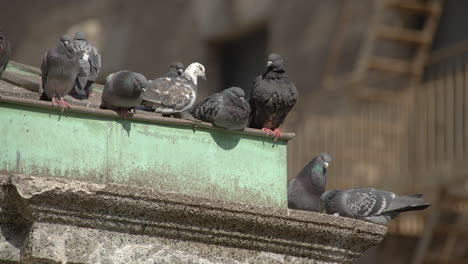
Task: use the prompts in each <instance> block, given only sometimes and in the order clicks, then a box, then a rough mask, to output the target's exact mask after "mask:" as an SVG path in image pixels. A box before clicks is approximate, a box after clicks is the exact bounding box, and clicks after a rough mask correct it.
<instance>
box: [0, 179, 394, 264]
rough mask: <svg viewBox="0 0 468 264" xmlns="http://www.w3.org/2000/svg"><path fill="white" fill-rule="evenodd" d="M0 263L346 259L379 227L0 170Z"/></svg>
mask: <svg viewBox="0 0 468 264" xmlns="http://www.w3.org/2000/svg"><path fill="white" fill-rule="evenodd" d="M0 186H1V189H0V190H1V192H0V202H1V203H0V206H1V211H0V221H1V222H0V224H1V225H0V228H1V231H2V232H1V235H0V263H1V261H5V262H8V261H9V262H12V263H19V262H21V263H351V262H353V261H354V260H356V259H357V258H358V257H359V256H360V255H361V254H362V253H363V252H364V251H365V250H366V249H368V248H370V247H372V246H375V245H377V244H378V243H380V241H381V240H382V239H383V237H384V236H385V233H386V228H385V227H383V226H378V225H374V224H370V223H366V222H362V221H358V220H353V219H348V218H342V217H333V216H328V215H324V214H317V213H310V212H302V211H295V210H288V209H280V208H270V207H260V206H253V205H249V204H242V203H233V202H226V201H219V200H210V199H206V198H199V197H192V196H188V195H181V194H176V193H162V192H158V191H156V190H153V189H146V188H137V187H131V186H125V185H115V184H94V183H86V182H79V181H73V180H65V179H57V178H46V177H33V176H28V175H0Z"/></svg>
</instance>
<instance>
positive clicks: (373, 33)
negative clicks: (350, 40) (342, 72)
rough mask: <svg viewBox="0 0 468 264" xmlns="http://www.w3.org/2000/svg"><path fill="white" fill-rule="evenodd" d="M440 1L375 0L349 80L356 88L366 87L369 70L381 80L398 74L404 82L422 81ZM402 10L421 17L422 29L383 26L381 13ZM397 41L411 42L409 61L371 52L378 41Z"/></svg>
mask: <svg viewBox="0 0 468 264" xmlns="http://www.w3.org/2000/svg"><path fill="white" fill-rule="evenodd" d="M443 1H444V0H426V1H424V0H376V2H375V5H376V6H375V8H376V10H375V12H374V13H373V17H372V19H371V26H370V27H369V32H368V34H367V39H366V40H365V41H364V45H363V47H362V49H361V52H360V55H359V60H358V64H357V67H356V69H355V71H354V73H353V75H354V76H353V80H354V82H355V83H356V84H358V87H359V89H362V88H364V89H365V88H366V87H365V86H366V84H365V83H366V80H367V78H368V77H369V74H370V72H371V71H377V72H379V73H382V74H380V76H384V77H382V79H383V81H384V80H385V79H386V76H387V75H388V76H389V79H390V78H391V76H395V75H402V76H403V77H405V78H409V79H408V84H409V85H410V86H411V85H414V84H418V83H420V82H421V80H422V76H423V72H424V66H425V63H426V61H427V58H428V55H429V52H430V49H431V45H432V41H433V38H434V35H435V32H436V29H437V25H438V23H439V18H440V15H441V13H442V5H443ZM393 10H394V11H397V12H398V13H400V12H406V13H409V14H411V15H414V17H416V16H419V17H421V18H424V21H425V22H424V24H423V26H422V29H410V28H405V27H403V26H390V25H385V22H384V21H383V18H384V15H385V14H386V13H387V12H390V11H393ZM381 40H386V41H392V42H398V43H400V44H402V45H412V46H414V47H416V48H415V52H414V56H412V58H411V59H409V60H403V59H396V58H392V57H390V56H383V55H375V48H376V45H377V43H378V42H379V41H381Z"/></svg>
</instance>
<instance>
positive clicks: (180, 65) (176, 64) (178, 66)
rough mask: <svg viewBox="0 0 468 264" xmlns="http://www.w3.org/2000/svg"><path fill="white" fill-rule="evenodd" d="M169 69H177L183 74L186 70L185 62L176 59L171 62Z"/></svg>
mask: <svg viewBox="0 0 468 264" xmlns="http://www.w3.org/2000/svg"><path fill="white" fill-rule="evenodd" d="M169 69H170V70H173V71H176V72H177V73H178V74H179V75H181V74H182V73H183V72H184V64H183V63H182V62H179V61H176V62H173V63H171V65H170V66H169Z"/></svg>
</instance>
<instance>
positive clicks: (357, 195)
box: [320, 187, 431, 225]
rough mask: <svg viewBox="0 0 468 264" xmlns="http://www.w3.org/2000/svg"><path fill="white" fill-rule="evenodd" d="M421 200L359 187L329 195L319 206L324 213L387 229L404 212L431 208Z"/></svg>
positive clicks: (322, 199) (413, 195) (326, 195)
mask: <svg viewBox="0 0 468 264" xmlns="http://www.w3.org/2000/svg"><path fill="white" fill-rule="evenodd" d="M421 197H422V194H411V195H405V196H397V195H396V194H394V193H392V192H388V191H382V190H377V189H373V188H361V187H359V188H354V189H349V190H346V191H341V190H331V191H328V192H326V193H324V194H323V195H322V197H320V202H321V207H322V211H325V212H326V213H328V214H334V215H339V216H346V217H352V218H356V219H360V220H364V221H367V222H372V223H376V224H381V225H385V224H387V223H388V222H389V221H390V220H391V219H393V218H395V217H397V216H398V215H399V214H400V213H402V212H406V211H413V210H423V209H426V208H427V207H429V206H431V204H430V203H426V202H425V201H424V200H423V199H422V198H421Z"/></svg>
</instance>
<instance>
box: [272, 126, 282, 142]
mask: <svg viewBox="0 0 468 264" xmlns="http://www.w3.org/2000/svg"><path fill="white" fill-rule="evenodd" d="M273 134H275V140H273V141H276V140H278V138H279V137H281V131H280V130H279V129H277V128H275V130H273Z"/></svg>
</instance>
